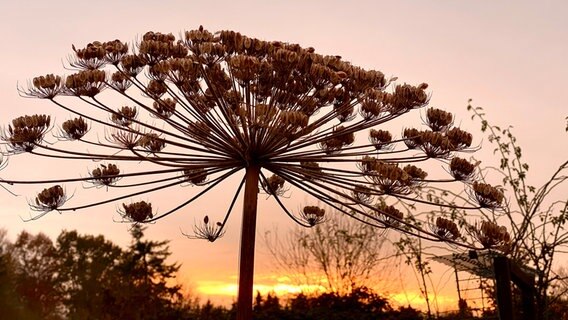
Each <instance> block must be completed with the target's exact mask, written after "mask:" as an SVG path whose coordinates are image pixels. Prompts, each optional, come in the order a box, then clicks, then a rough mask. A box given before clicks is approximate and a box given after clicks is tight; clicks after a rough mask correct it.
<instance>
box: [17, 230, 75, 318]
mask: <svg viewBox="0 0 568 320" xmlns="http://www.w3.org/2000/svg"><path fill="white" fill-rule="evenodd" d="M10 255H11V258H12V259H13V262H14V264H13V267H14V279H15V282H14V283H15V289H16V293H17V297H18V299H20V303H21V304H22V305H23V306H24V308H25V309H26V311H27V312H28V313H29V314H31V315H33V316H34V317H38V318H39V319H46V320H48V319H60V318H61V317H62V308H63V302H64V301H63V295H62V291H61V283H60V282H59V281H58V279H57V277H58V275H59V274H60V272H61V271H60V269H59V268H58V257H57V254H56V249H55V246H54V245H53V242H52V241H51V239H49V237H47V236H46V235H45V234H43V233H39V234H37V235H35V236H34V235H31V234H29V233H28V232H26V231H22V232H21V233H20V234H19V235H18V237H17V239H16V241H15V242H14V243H13V244H12V246H11V248H10Z"/></svg>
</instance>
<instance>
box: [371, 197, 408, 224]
mask: <svg viewBox="0 0 568 320" xmlns="http://www.w3.org/2000/svg"><path fill="white" fill-rule="evenodd" d="M373 213H374V215H375V216H376V217H377V218H378V220H379V221H380V222H381V223H382V224H383V225H384V226H385V227H398V226H400V224H401V222H402V219H403V218H404V214H402V212H400V210H398V209H397V208H395V207H394V206H391V205H387V204H386V203H385V202H384V201H379V202H378V203H377V204H376V205H375V210H374V212H373Z"/></svg>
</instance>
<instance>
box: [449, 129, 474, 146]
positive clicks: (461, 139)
mask: <svg viewBox="0 0 568 320" xmlns="http://www.w3.org/2000/svg"><path fill="white" fill-rule="evenodd" d="M446 136H447V137H448V139H449V140H450V142H451V144H452V146H453V149H454V151H461V150H465V149H467V148H469V147H470V146H471V142H472V140H473V137H472V135H471V133H469V132H465V131H463V130H461V129H460V128H452V129H450V130H448V132H447V133H446Z"/></svg>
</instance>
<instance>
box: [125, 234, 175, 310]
mask: <svg viewBox="0 0 568 320" xmlns="http://www.w3.org/2000/svg"><path fill="white" fill-rule="evenodd" d="M130 234H131V235H132V243H131V244H130V246H129V247H128V250H126V251H125V252H124V254H123V256H122V257H121V262H120V266H119V270H120V274H121V279H120V281H119V283H115V284H114V285H115V286H117V285H119V284H120V285H119V286H122V290H121V294H120V296H119V297H118V299H117V303H118V304H119V306H120V309H121V312H120V313H119V317H120V318H122V319H156V320H158V319H179V318H180V317H181V316H182V313H183V309H184V305H183V303H182V302H183V301H182V299H183V296H182V293H181V285H178V284H175V279H176V278H175V277H176V273H177V271H178V270H179V268H180V265H179V264H177V263H172V264H169V263H168V262H167V261H166V260H167V259H168V257H169V256H170V255H171V252H170V251H169V247H168V246H167V244H168V241H152V240H145V239H144V228H143V227H141V226H140V225H134V226H133V227H132V229H131V230H130Z"/></svg>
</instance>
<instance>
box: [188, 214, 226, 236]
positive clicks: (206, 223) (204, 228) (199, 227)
mask: <svg viewBox="0 0 568 320" xmlns="http://www.w3.org/2000/svg"><path fill="white" fill-rule="evenodd" d="M224 234H225V229H223V224H222V223H221V222H217V223H211V221H210V220H209V216H205V218H203V223H201V224H196V225H195V226H194V227H193V235H187V234H184V235H185V236H186V237H188V238H190V239H203V240H207V241H209V242H215V240H217V239H219V238H220V237H222V236H223V235H224Z"/></svg>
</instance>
